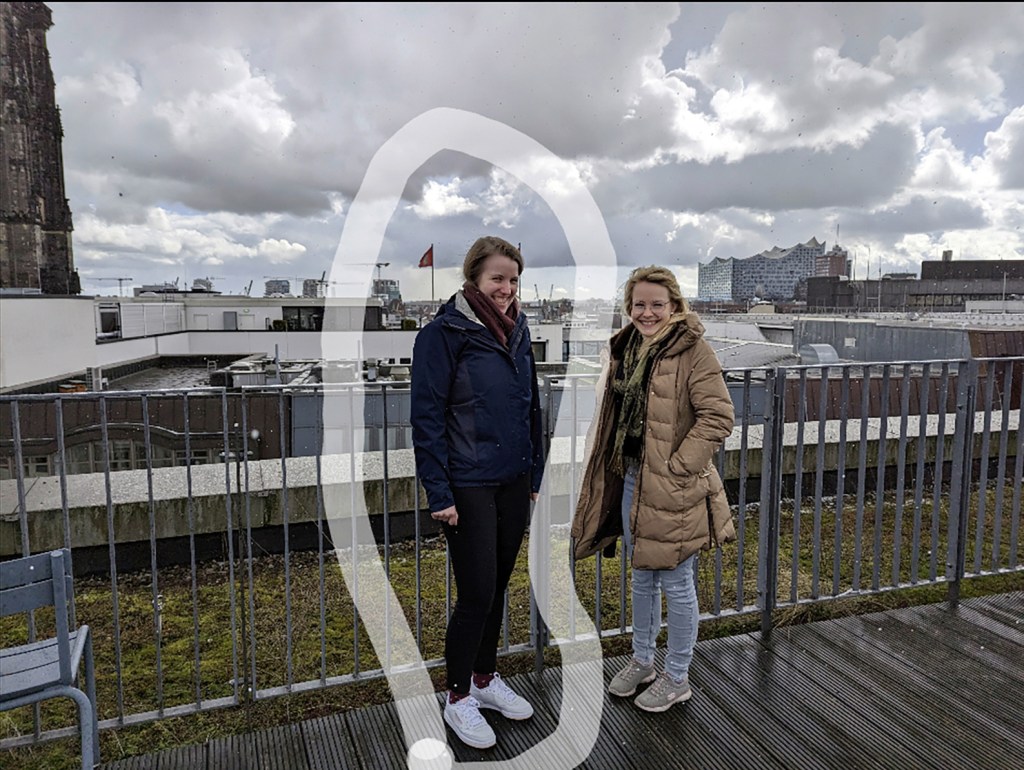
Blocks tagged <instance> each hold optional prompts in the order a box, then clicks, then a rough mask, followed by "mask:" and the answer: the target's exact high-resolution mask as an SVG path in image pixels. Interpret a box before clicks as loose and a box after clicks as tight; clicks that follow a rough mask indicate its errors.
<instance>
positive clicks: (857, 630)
mask: <svg viewBox="0 0 1024 770" xmlns="http://www.w3.org/2000/svg"><path fill="white" fill-rule="evenodd" d="M1022 640H1024V592H1014V593H1012V594H1006V595H999V596H994V597H979V598H974V599H970V600H965V601H963V602H961V604H960V606H959V608H958V609H957V610H955V611H949V610H947V609H946V605H945V604H941V605H929V606H926V607H911V608H905V609H901V610H892V611H887V612H880V613H871V614H869V615H863V616H854V617H847V618H839V619H835V620H829V621H821V622H817V623H809V624H806V625H800V626H794V627H787V628H779V629H775V630H774V631H773V632H772V633H771V634H770V635H768V636H767V637H762V636H761V635H760V634H744V635H739V636H734V637H728V638H724V639H716V640H706V641H701V642H699V643H698V645H697V650H696V655H695V659H694V664H693V666H692V667H691V670H690V680H691V686H692V687H693V689H694V695H693V697H692V698H691V700H690V701H688V702H687V703H685V704H680V705H678V706H673V707H672V708H671V709H669V710H668V711H666V712H664V713H661V714H649V713H647V712H644V711H642V710H640V709H638V708H636V706H635V705H634V704H633V703H632V700H633V698H625V699H619V698H612V697H611V696H609V695H608V694H607V692H606V691H603V692H602V700H601V703H600V704H594V708H595V716H596V717H597V718H599V719H600V727H599V729H598V732H597V737H596V743H595V744H594V745H593V747H592V750H591V747H590V746H589V745H584V736H583V735H580V734H576V735H572V734H569V733H566V734H564V735H563V734H562V733H560V732H557V729H558V719H559V716H560V709H561V706H562V690H563V686H564V684H563V676H565V674H566V672H565V671H564V670H563V669H562V668H558V667H549V668H547V669H545V670H544V671H543V672H541V673H540V674H539V675H538V674H536V673H534V672H530V673H526V674H521V675H516V676H513V677H510V678H509V682H508V683H509V685H510V686H512V687H513V688H514V689H515V690H516V691H517V692H519V693H520V694H521V695H522V696H523V697H525V698H527V699H528V700H530V702H531V703H532V704H533V706H534V712H535V713H534V716H533V718H531V719H529V720H524V721H521V722H516V721H512V720H507V719H505V718H504V717H502V716H501V715H500V714H498V713H497V712H493V711H485V712H484V715H485V717H486V718H487V719H488V721H489V722H490V723H491V725H492V726H493V727H494V728H495V732H496V733H497V735H498V745H497V746H495V747H494V748H493V749H489V750H486V751H478V750H476V749H471V748H469V747H466V746H464V745H463V744H461V742H459V741H458V739H457V738H455V736H454V735H453V734H452V733H451V731H450V730H448V729H447V728H445V736H446V739H447V741H448V744H449V747H450V750H451V751H452V754H453V756H454V758H455V759H456V761H458V762H460V763H464V762H473V761H505V762H508V763H509V765H510V766H515V767H516V768H525V769H526V770H549V768H551V769H558V768H570V767H582V768H588V769H589V770H621V769H622V768H636V770H654V768H661V767H687V768H694V769H695V770H718V769H719V768H722V769H724V770H733V769H735V770H755V769H760V768H767V769H768V770H782V768H786V770H788V769H789V768H836V770H839V768H846V767H851V766H854V767H855V766H870V767H872V768H898V770H902V769H903V768H905V767H914V768H921V769H922V770H933V769H934V770H944V769H945V768H947V767H957V768H958V769H959V768H964V770H990V769H991V768H996V767H998V768H1003V767H1006V768H1009V767H1024V744H1022V742H1021V741H1020V740H1019V737H1020V731H1021V729H1022V726H1024V725H1022V722H1021V716H1020V711H1019V702H1020V699H1021V698H1022V697H1024V690H1022V688H1024V655H1022V654H1021V649H1022V646H1024V645H1022ZM628 657H629V656H620V657H616V658H608V659H606V660H604V661H603V669H602V675H603V683H604V686H605V688H606V687H607V684H608V682H609V681H610V680H611V678H612V676H613V675H614V674H615V672H616V671H618V670H619V668H620V667H621V666H622V665H624V664H625V663H626V662H627V661H628ZM658 659H659V661H661V660H662V659H663V652H661V653H659V657H658ZM442 699H443V694H442V693H437V694H436V695H435V696H433V697H429V698H426V697H425V700H427V701H428V702H427V703H425V704H423V705H422V706H419V705H417V708H415V709H410V711H409V713H411V714H413V716H414V717H415V715H417V714H420V715H421V716H422V719H423V720H424V724H417V725H415V726H414V727H413V730H412V732H413V734H414V735H419V734H424V735H426V734H429V733H430V731H431V730H433V729H437V728H438V725H437V724H431V720H432V719H433V715H432V714H431V713H430V712H428V711H426V710H423V709H427V708H430V709H432V708H435V707H436V708H437V709H438V714H437V716H438V717H440V711H441V707H442ZM555 735H557V736H558V740H557V741H555V742H551V740H550V739H551V738H552V736H555ZM405 740H406V739H405V735H404V732H403V729H402V725H401V724H400V723H399V719H398V708H397V706H396V704H395V703H387V704H383V705H379V706H370V707H368V708H363V709H358V710H355V711H351V712H347V713H343V714H335V715H332V716H328V717H321V718H319V719H315V720H310V721H308V722H302V723H299V724H296V725H287V726H283V727H274V728H270V729H267V730H261V731H257V732H255V733H252V734H248V735H240V736H231V737H228V738H222V739H215V740H211V741H209V742H208V743H206V744H200V745H194V746H184V747H180V748H177V749H171V750H168V751H162V752H158V753H154V754H149V755H144V756H139V757H130V758H127V759H123V760H118V761H115V762H109V763H107V764H106V765H104V768H106V770H175V769H176V768H182V769H183V768H189V770H192V769H193V768H195V769H196V770H199V769H200V768H211V770H213V768H216V770H235V769H236V768H237V770H263V769H264V768H266V770H364V769H365V770H377V768H382V767H395V768H399V767H406V766H407V757H406V747H405ZM546 740H547V742H545V741H546ZM587 740H588V741H589V734H588V736H587ZM542 743H543V747H544V748H543V750H541V751H536V749H537V747H539V746H541V745H542Z"/></svg>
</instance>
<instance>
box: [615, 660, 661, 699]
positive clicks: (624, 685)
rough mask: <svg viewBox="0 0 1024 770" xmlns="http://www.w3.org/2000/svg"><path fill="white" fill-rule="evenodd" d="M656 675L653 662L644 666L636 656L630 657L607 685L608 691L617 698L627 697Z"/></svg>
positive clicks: (652, 679)
mask: <svg viewBox="0 0 1024 770" xmlns="http://www.w3.org/2000/svg"><path fill="white" fill-rule="evenodd" d="M657 675H658V672H657V671H655V670H654V664H653V663H652V664H651V665H649V666H645V665H644V664H643V663H640V662H639V661H638V660H637V659H636V658H630V659H629V663H627V664H626V665H625V666H624V667H623V669H622V670H621V671H620V672H619V673H617V674H616V675H615V676H614V678H613V679H612V681H611V684H609V685H608V692H609V693H611V694H612V695H615V696H617V697H619V698H628V697H629V696H630V695H632V694H633V693H635V692H636V688H637V687H638V686H639V685H642V684H644V683H645V682H652V681H654V678H655V677H656V676H657Z"/></svg>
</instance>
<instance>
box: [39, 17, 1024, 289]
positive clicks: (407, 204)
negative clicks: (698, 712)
mask: <svg viewBox="0 0 1024 770" xmlns="http://www.w3.org/2000/svg"><path fill="white" fill-rule="evenodd" d="M48 5H49V7H50V8H51V9H52V10H53V21H54V26H53V27H52V28H51V29H50V31H49V32H48V34H47V43H48V46H49V49H50V54H51V61H52V66H53V73H54V78H55V80H56V84H57V90H56V95H57V103H58V105H59V107H60V109H61V114H62V119H63V126H64V132H65V137H64V145H63V149H64V173H65V183H66V186H67V195H68V198H69V200H70V205H71V210H72V215H73V218H74V225H75V231H74V242H73V243H74V251H75V261H76V267H77V268H78V270H79V273H80V275H81V277H82V283H83V291H84V292H85V293H116V292H117V283H116V282H114V281H97V280H96V279H97V278H112V277H118V276H121V277H132V278H133V279H134V281H133V282H132V283H134V284H141V283H160V282H163V281H174V280H175V279H178V280H179V281H180V282H181V283H183V284H185V285H191V282H192V281H193V280H194V279H195V278H200V277H210V278H213V279H214V287H215V288H216V289H218V290H220V291H223V292H225V293H240V292H242V291H243V290H244V289H245V287H246V286H247V285H248V284H249V282H250V281H252V282H253V288H252V293H253V294H254V295H256V294H262V292H263V284H264V280H265V276H275V277H276V276H281V277H295V278H300V279H301V278H308V277H312V278H319V277H320V276H321V275H323V274H324V273H325V272H326V273H327V275H328V278H329V279H331V280H336V281H338V282H337V283H335V284H332V285H331V291H332V292H333V293H335V294H336V295H353V294H354V295H361V293H362V292H364V291H365V281H366V278H367V277H368V276H369V275H373V274H378V273H379V274H381V275H382V276H383V277H389V278H395V279H397V280H399V281H400V282H401V287H402V293H403V295H404V296H405V297H406V298H409V299H426V298H427V297H428V296H430V293H431V271H430V270H428V269H420V268H417V262H418V261H419V259H420V257H421V255H422V254H423V253H424V251H425V250H426V249H427V247H428V246H431V245H433V248H434V254H435V270H434V275H433V278H434V282H435V288H434V292H435V294H436V295H438V296H448V294H450V292H451V291H452V290H454V289H455V288H457V286H458V284H459V283H461V279H460V278H459V268H460V267H461V264H462V258H463V256H464V255H465V252H466V249H467V247H468V246H469V244H470V243H472V241H473V240H474V239H475V238H476V237H478V236H479V235H482V234H497V235H500V236H502V237H504V238H506V239H507V240H510V241H512V242H513V243H521V244H522V248H523V253H524V257H525V258H526V261H527V271H526V273H525V274H524V276H523V283H524V286H523V291H522V293H523V294H524V295H525V296H526V297H527V298H528V299H532V298H534V297H535V296H536V295H537V294H539V295H541V296H543V297H548V296H554V297H556V298H557V297H561V296H576V297H578V298H581V299H582V298H586V297H588V296H594V294H595V293H598V294H600V293H602V292H603V290H604V289H605V288H606V287H607V286H608V285H609V284H608V282H607V280H606V279H601V280H597V279H595V276H598V275H604V274H605V273H607V272H608V271H609V270H611V272H612V273H614V276H613V278H614V280H616V281H617V280H621V278H622V276H623V275H624V271H627V270H628V269H629V268H630V267H633V266H636V265H640V264H652V263H660V264H665V265H670V266H672V267H673V268H674V269H676V271H677V274H678V276H679V278H680V282H681V284H682V286H683V289H684V293H686V294H688V295H690V296H694V295H695V294H696V287H697V267H696V266H697V264H698V262H707V261H708V260H709V259H711V258H713V257H746V256H750V255H752V254H755V253H758V252H760V251H764V250H766V249H770V248H772V247H775V246H778V247H780V248H787V247H790V246H793V245H795V244H797V243H802V242H805V241H808V240H810V239H811V238H817V239H818V240H819V241H825V242H826V244H827V246H828V248H831V247H832V245H833V244H835V243H837V242H838V243H839V244H840V245H841V246H843V247H845V248H847V249H848V250H849V252H850V255H851V257H852V258H853V259H854V260H855V263H856V277H858V278H864V277H867V276H868V275H869V272H870V277H875V276H876V275H877V274H878V272H879V271H881V272H883V273H884V272H893V271H899V272H918V270H919V265H920V263H921V261H922V260H925V259H938V258H940V255H941V253H942V251H943V250H944V249H952V250H953V253H954V257H955V258H957V259H960V258H963V259H1021V258H1024V228H1022V223H1024V3H943V4H939V3H934V4H932V3H872V4H866V3H799V4H798V3H793V4H790V3H768V4H764V3H759V4H748V3H628V4H626V3H621V4H620V3H600V4H598V3H593V4H589V3H580V4H568V3H545V4H532V3H525V4H520V3H511V4H499V3H487V4H482V3H458V4H454V3H453V4H447V3H408V4H405V3H373V4H369V3H367V4H363V3H287V4H283V3H282V4H276V3H258V4H250V3H224V4H221V3H110V4H107V3H48ZM396 137H397V138H396ZM368 179H369V180H370V181H368ZM374 179H376V180H377V182H376V183H374V182H373V180H374ZM381 180H384V181H381ZM581 195H582V198H581ZM581 199H585V201H586V202H587V203H588V204H589V208H588V207H587V206H580V205H569V203H572V202H573V201H575V202H576V204H578V203H579V201H580V200H581ZM567 202H568V203H567ZM595 204H596V205H595ZM556 212H558V214H556ZM565 212H568V216H567V215H566V214H565ZM570 220H575V221H570ZM375 227H376V228H377V229H376V230H374V228H375ZM346 228H348V233H347V234H345V233H346ZM572 232H575V233H577V235H572ZM580 232H584V233H586V234H587V237H579V235H578V234H579V233H580ZM605 233H606V234H607V238H604V234H605ZM343 234H345V239H344V240H343ZM604 242H608V243H610V245H611V247H612V249H613V256H612V260H613V261H612V262H609V261H608V256H607V254H605V253H603V252H601V245H602V243H604ZM378 262H380V263H383V262H387V263H388V265H387V267H382V268H380V269H379V270H377V269H375V268H374V265H375V264H376V263H378ZM595 263H596V265H597V266H595ZM609 264H617V265H618V266H619V267H618V268H617V269H611V268H608V267H607V265H609ZM346 279H350V280H353V281H354V282H353V283H348V284H346V283H343V281H344V280H346ZM608 280H610V279H608ZM294 290H297V291H298V290H301V286H300V285H295V288H294Z"/></svg>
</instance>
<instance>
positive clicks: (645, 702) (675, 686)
mask: <svg viewBox="0 0 1024 770" xmlns="http://www.w3.org/2000/svg"><path fill="white" fill-rule="evenodd" d="M691 695H693V691H692V690H691V689H690V682H689V681H688V680H686V679H684V680H683V681H682V682H677V681H676V680H675V679H673V678H672V677H670V676H669V675H668V674H666V673H664V672H662V674H661V676H659V677H658V679H657V681H656V682H655V683H654V684H652V685H651V686H650V687H648V688H647V689H646V690H644V691H643V692H642V693H640V694H639V695H638V696H636V700H635V701H633V702H634V703H635V704H636V705H637V706H638V707H640V708H642V709H643V710H644V711H655V712H658V711H666V710H667V709H668V708H669V707H670V706H671V705H672V704H673V703H682V702H683V701H687V700H689V699H690V696H691Z"/></svg>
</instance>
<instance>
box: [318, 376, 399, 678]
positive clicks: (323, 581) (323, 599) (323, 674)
mask: <svg viewBox="0 0 1024 770" xmlns="http://www.w3.org/2000/svg"><path fill="white" fill-rule="evenodd" d="M311 392H312V395H313V404H314V411H315V412H316V447H315V459H314V462H315V464H316V568H317V578H318V580H319V584H320V596H319V602H320V608H319V609H320V685H321V686H324V685H326V684H327V569H326V565H325V563H324V519H325V518H326V511H325V509H324V473H323V452H324V399H325V395H324V391H323V386H322V385H321V386H320V387H319V388H317V389H315V390H313V391H311ZM416 542H417V546H416V548H417V551H418V550H419V545H418V543H419V539H418V538H417V540H416Z"/></svg>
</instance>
